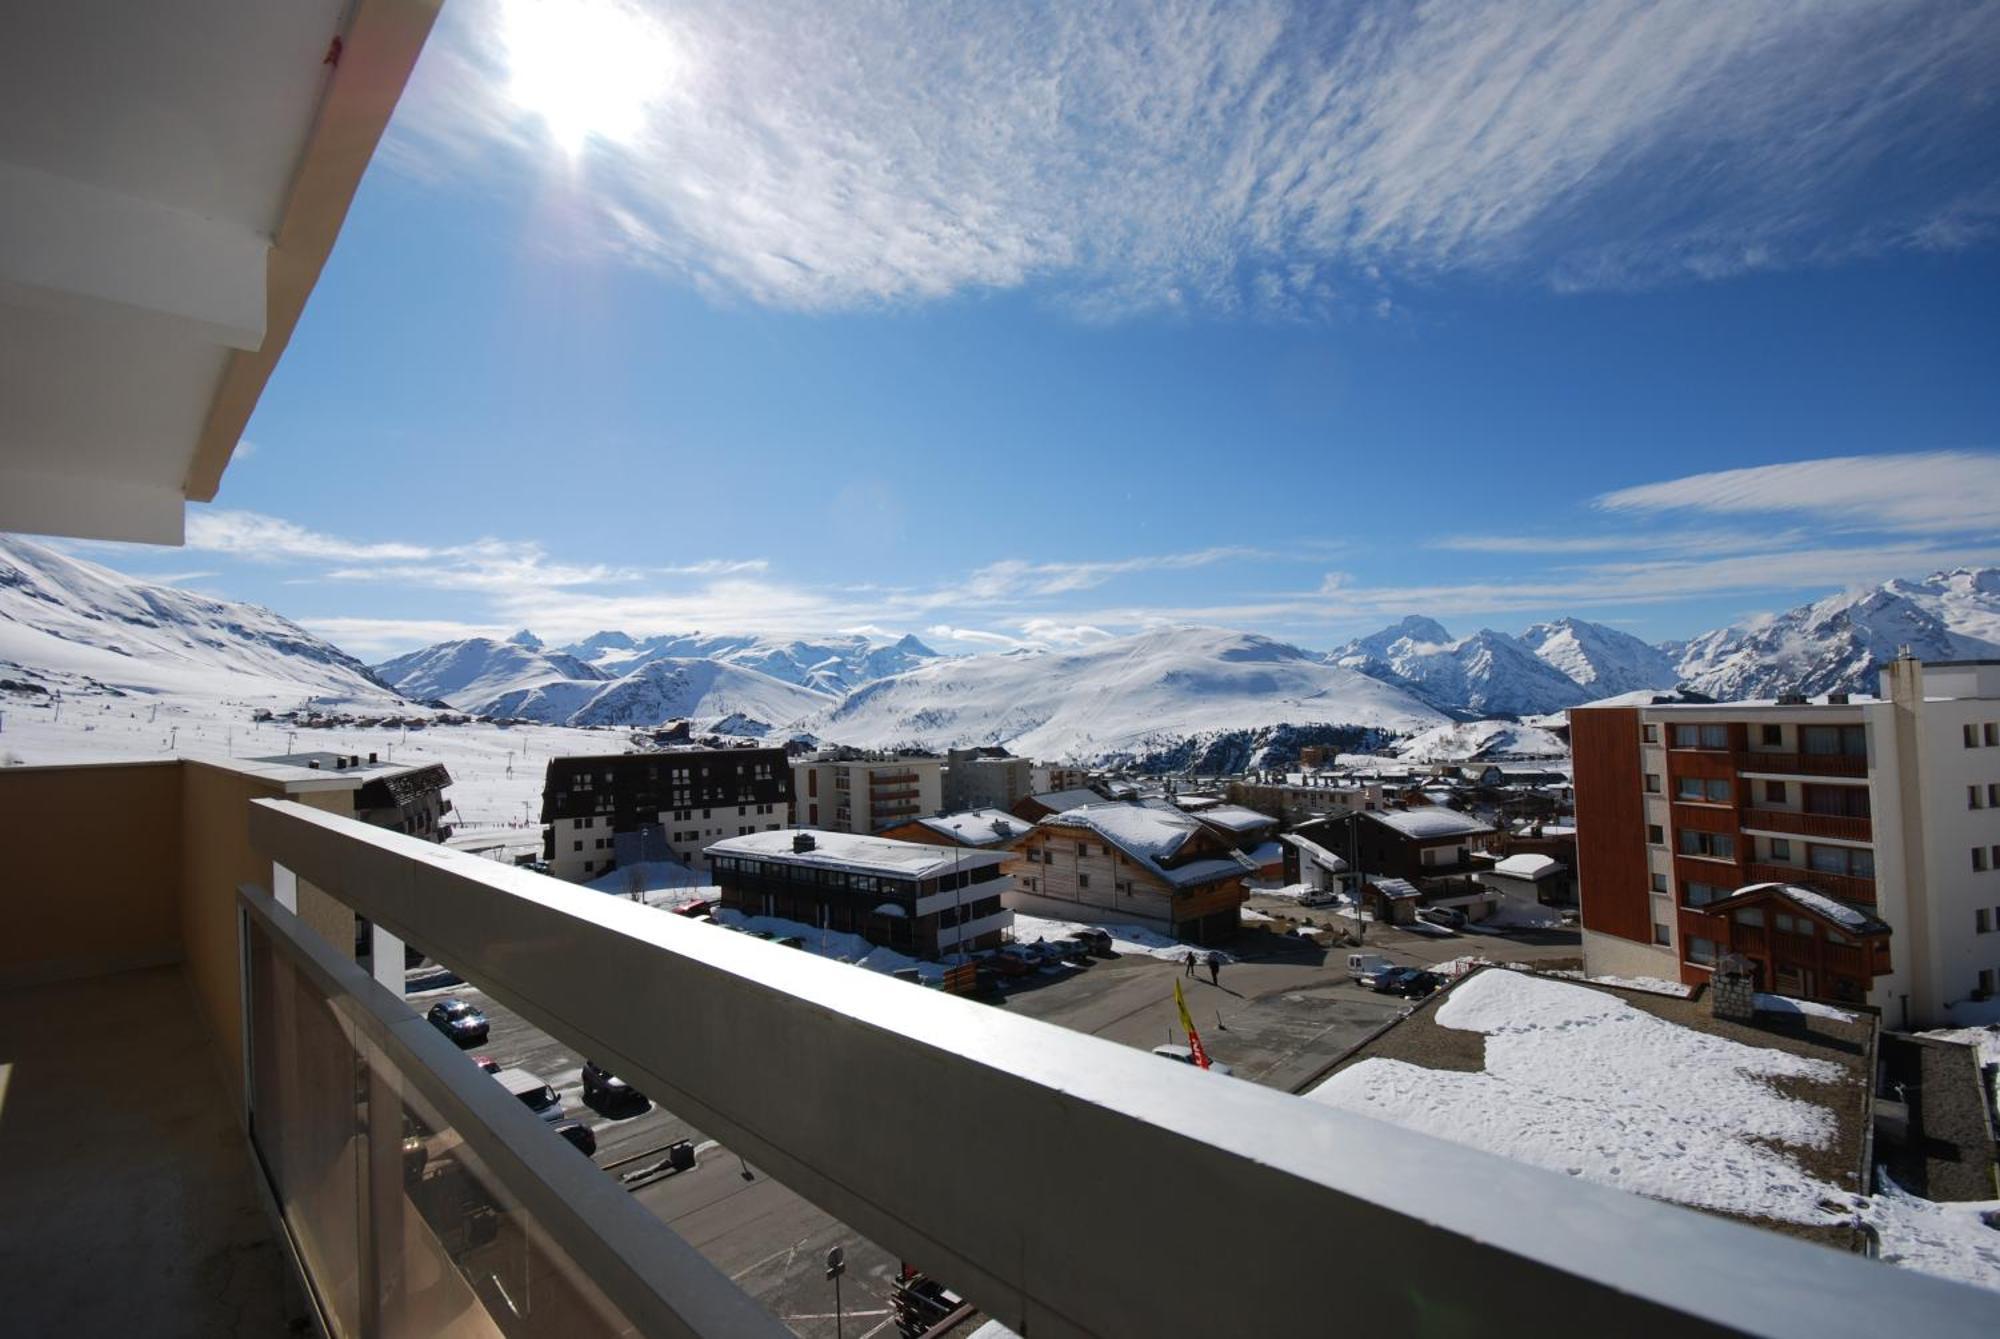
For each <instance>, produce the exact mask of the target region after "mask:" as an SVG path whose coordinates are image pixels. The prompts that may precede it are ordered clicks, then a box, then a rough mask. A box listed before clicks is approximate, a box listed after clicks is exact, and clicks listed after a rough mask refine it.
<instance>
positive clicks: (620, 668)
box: [563, 632, 938, 693]
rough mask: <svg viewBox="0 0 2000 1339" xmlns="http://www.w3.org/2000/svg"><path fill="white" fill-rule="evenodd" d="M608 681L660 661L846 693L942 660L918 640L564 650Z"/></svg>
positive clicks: (712, 638)
mask: <svg viewBox="0 0 2000 1339" xmlns="http://www.w3.org/2000/svg"><path fill="white" fill-rule="evenodd" d="M563 652H564V653H565V654H567V655H570V656H573V657H575V658H576V659H577V660H579V661H581V662H583V663H584V664H587V665H590V666H592V667H593V668H594V669H596V670H598V671H600V672H602V673H603V674H604V676H605V677H606V678H617V677H619V676H621V675H625V674H630V673H631V672H632V671H634V670H636V669H638V668H639V667H641V666H642V665H646V664H650V663H651V662H653V661H655V660H716V661H721V662H723V663H725V664H730V665H737V666H741V667H742V668H744V669H751V670H756V671H757V672H758V673H759V674H765V675H769V676H770V677H771V678H773V679H782V680H783V681H785V682H786V683H793V684H797V685H799V686H800V687H802V688H810V689H813V690H814V691H815V692H821V693H845V692H849V691H851V690H853V689H856V688H859V687H860V686H861V685H862V684H865V683H870V682H873V681H874V680H876V679H883V678H887V677H888V676H889V675H891V674H901V673H903V672H904V671H905V670H911V669H915V668H916V667H917V666H919V665H922V664H927V663H928V662H930V661H933V660H936V659H938V653H937V652H935V651H933V650H931V648H930V647H928V646H925V645H924V644H923V643H922V642H921V641H918V640H917V639H916V638H915V637H913V636H906V637H904V638H902V639H901V640H899V641H895V642H889V643H886V644H885V643H881V642H877V641H872V640H870V639H869V638H867V637H863V636H846V637H832V638H824V639H820V640H816V641H796V640H794V641H781V640H778V639H776V638H770V637H758V636H751V635H743V634H728V633H725V634H709V633H699V632H691V633H668V634H665V635H663V636H658V637H647V638H643V639H642V638H636V637H632V636H630V635H628V634H626V633H623V632H598V633H593V634H592V635H590V636H589V637H586V638H584V639H583V640H582V641H580V642H577V643H575V644H573V645H571V646H566V647H564V648H563Z"/></svg>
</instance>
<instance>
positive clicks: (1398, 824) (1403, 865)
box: [1285, 805, 1493, 896]
mask: <svg viewBox="0 0 2000 1339" xmlns="http://www.w3.org/2000/svg"><path fill="white" fill-rule="evenodd" d="M1293 835H1295V836H1299V837H1304V838H1306V839H1307V840H1309V841H1312V842H1314V843H1317V844H1318V845H1319V846H1321V847H1324V848H1325V849H1327V850H1329V851H1333V852H1336V853H1339V854H1340V855H1341V856H1342V857H1343V858H1349V859H1351V858H1353V857H1354V856H1356V855H1358V856H1359V858H1360V868H1361V871H1362V873H1363V874H1364V875H1366V876H1369V877H1373V876H1378V875H1379V876H1382V877H1385V878H1395V879H1404V880H1407V881H1409V882H1410V883H1413V884H1415V885H1416V886H1417V887H1418V888H1420V889H1422V890H1423V892H1424V893H1426V894H1427V895H1432V896H1437V895H1448V894H1464V893H1468V892H1478V891H1480V890H1479V889H1478V888H1477V887H1476V885H1475V884H1474V882H1473V878H1472V876H1473V875H1474V874H1475V873H1478V872H1481V871H1483V870H1484V869H1485V868H1487V867H1486V866H1485V865H1484V864H1483V863H1482V862H1480V861H1478V860H1475V859H1474V858H1473V852H1474V851H1475V850H1477V849H1479V848H1482V847H1484V846H1485V844H1486V842H1487V841H1488V840H1489V839H1490V838H1491V837H1492V836H1493V828H1492V827H1491V826H1490V825H1488V824H1486V823H1484V822H1481V821H1480V820H1479V819H1477V818H1474V817H1473V816H1472V815H1470V814H1462V813H1459V812H1458V811H1457V810H1456V809H1446V808H1444V807H1443V806H1441V805H1426V806H1424V807H1422V808H1418V809H1378V810H1374V811H1372V812H1371V811H1368V810H1362V811H1360V812H1358V813H1355V812H1350V813H1345V814H1333V815H1329V816H1328V817H1326V818H1322V819H1319V820H1317V821H1315V822H1311V823H1302V824H1300V825H1299V826H1298V827H1296V828H1294V829H1293ZM1286 850H1287V851H1288V853H1289V854H1287V856H1286V857H1285V881H1286V882H1287V883H1297V882H1300V880H1301V866H1300V864H1299V848H1298V846H1297V845H1296V844H1292V845H1290V846H1287V848H1286Z"/></svg>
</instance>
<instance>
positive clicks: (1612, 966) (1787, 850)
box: [1570, 657, 2000, 1026]
mask: <svg viewBox="0 0 2000 1339" xmlns="http://www.w3.org/2000/svg"><path fill="white" fill-rule="evenodd" d="M1881 683H1882V695H1881V697H1880V698H1879V699H1868V698H1849V697H1847V696H1846V695H1843V694H1834V695H1832V696H1829V697H1826V698H1822V699H1819V700H1814V701H1807V700H1805V699H1803V698H1796V699H1790V700H1779V701H1774V702H1732V703H1716V704H1701V705H1695V704H1686V705H1682V704H1668V705H1659V706H1649V707H1592V708H1577V709H1576V710H1574V711H1572V712H1571V714H1570V730H1571V740H1572V744H1573V747H1574V748H1575V750H1576V800H1577V826H1578V836H1577V861H1578V871H1577V872H1578V894H1579V899H1580V902H1581V914H1582V920H1583V929H1584V954H1585V962H1586V966H1587V967H1588V968H1589V970H1590V971H1591V972H1593V973H1598V974H1610V975H1621V976H1638V975H1649V976H1663V977H1666V978H1668V979H1671V980H1679V981H1683V982H1687V983H1690V984H1692V983H1696V982H1700V981H1702V980H1704V979H1706V977H1707V976H1708V974H1709V973H1710V971H1711V970H1712V969H1713V968H1714V965H1715V962H1716V960H1717V958H1718V957H1719V956H1721V955H1723V954H1726V953H1738V954H1742V955H1743V956H1745V957H1747V958H1748V959H1750V961H1751V962H1752V964H1753V965H1754V967H1755V969H1756V971H1757V973H1758V978H1759V981H1760V984H1761V985H1762V986H1763V987H1764V988H1767V989H1774V990H1778V991H1781V992H1783V993H1785V994H1791V995H1800V996H1804V997H1807V998H1820V999H1829V1000H1835V1001H1848V1002H1865V1003H1868V1004H1872V1005H1875V1006H1877V1007H1879V1008H1881V1009H1882V1010H1883V1013H1884V1015H1885V1017H1886V1018H1887V1019H1888V1020H1889V1021H1890V1023H1891V1024H1892V1025H1895V1026H1904V1025H1923V1024H1927V1023H1931V1022H1937V1021H1942V1020H1944V1019H1945V1018H1946V1016H1947V1014H1946V1010H1947V1008H1948V1006H1950V1005H1951V1004H1953V1003H1955V1002H1958V1001H1962V1000H1972V999H1982V998H1985V997H1987V996H1990V995H1991V994H1992V993H1993V992H1994V990H1995V989H1996V987H1997V986H2000V980H1996V978H2000V662H1993V661H1976V662H1932V663H1929V664H1924V663H1919V662H1918V661H1915V660H1912V659H1909V658H1907V657H1906V658H1902V659H1898V660H1895V661H1893V662H1891V663H1890V664H1889V665H1888V666H1887V667H1886V668H1885V669H1884V670H1883V671H1882V674H1881Z"/></svg>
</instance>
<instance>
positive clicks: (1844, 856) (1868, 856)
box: [1806, 845, 1875, 879]
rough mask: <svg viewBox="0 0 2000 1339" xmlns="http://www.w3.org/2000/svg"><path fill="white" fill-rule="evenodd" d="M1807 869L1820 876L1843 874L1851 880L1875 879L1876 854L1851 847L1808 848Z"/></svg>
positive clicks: (1816, 846) (1809, 846)
mask: <svg viewBox="0 0 2000 1339" xmlns="http://www.w3.org/2000/svg"><path fill="white" fill-rule="evenodd" d="M1806 867H1807V868H1809V869H1811V870H1813V871H1814V872H1815V873H1818V874H1841V875H1845V876H1846V877H1848V878H1850V879H1872V878H1874V877H1875V853H1874V852H1873V851H1858V850H1855V849H1854V848H1853V847H1850V846H1819V845H1808V846H1807V847H1806Z"/></svg>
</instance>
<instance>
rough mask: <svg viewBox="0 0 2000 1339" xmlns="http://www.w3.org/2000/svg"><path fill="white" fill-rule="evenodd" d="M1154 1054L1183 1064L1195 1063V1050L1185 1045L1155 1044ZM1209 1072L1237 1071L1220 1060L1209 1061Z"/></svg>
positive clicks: (1225, 1072) (1231, 1073)
mask: <svg viewBox="0 0 2000 1339" xmlns="http://www.w3.org/2000/svg"><path fill="white" fill-rule="evenodd" d="M1153 1054H1154V1055H1157V1056H1159V1057H1160V1058H1161V1059H1162V1060H1178V1061H1179V1062H1180V1063H1181V1064H1183V1065H1192V1064H1193V1063H1194V1052H1193V1051H1192V1050H1190V1049H1189V1048H1188V1047H1185V1046H1155V1047H1154V1048H1153ZM1208 1072H1209V1073H1211V1074H1229V1075H1234V1074H1235V1073H1236V1071H1235V1070H1233V1069H1231V1068H1230V1067H1229V1066H1228V1065H1225V1064H1223V1063H1222V1062H1221V1061H1220V1060H1211V1061H1209V1062H1208Z"/></svg>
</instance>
